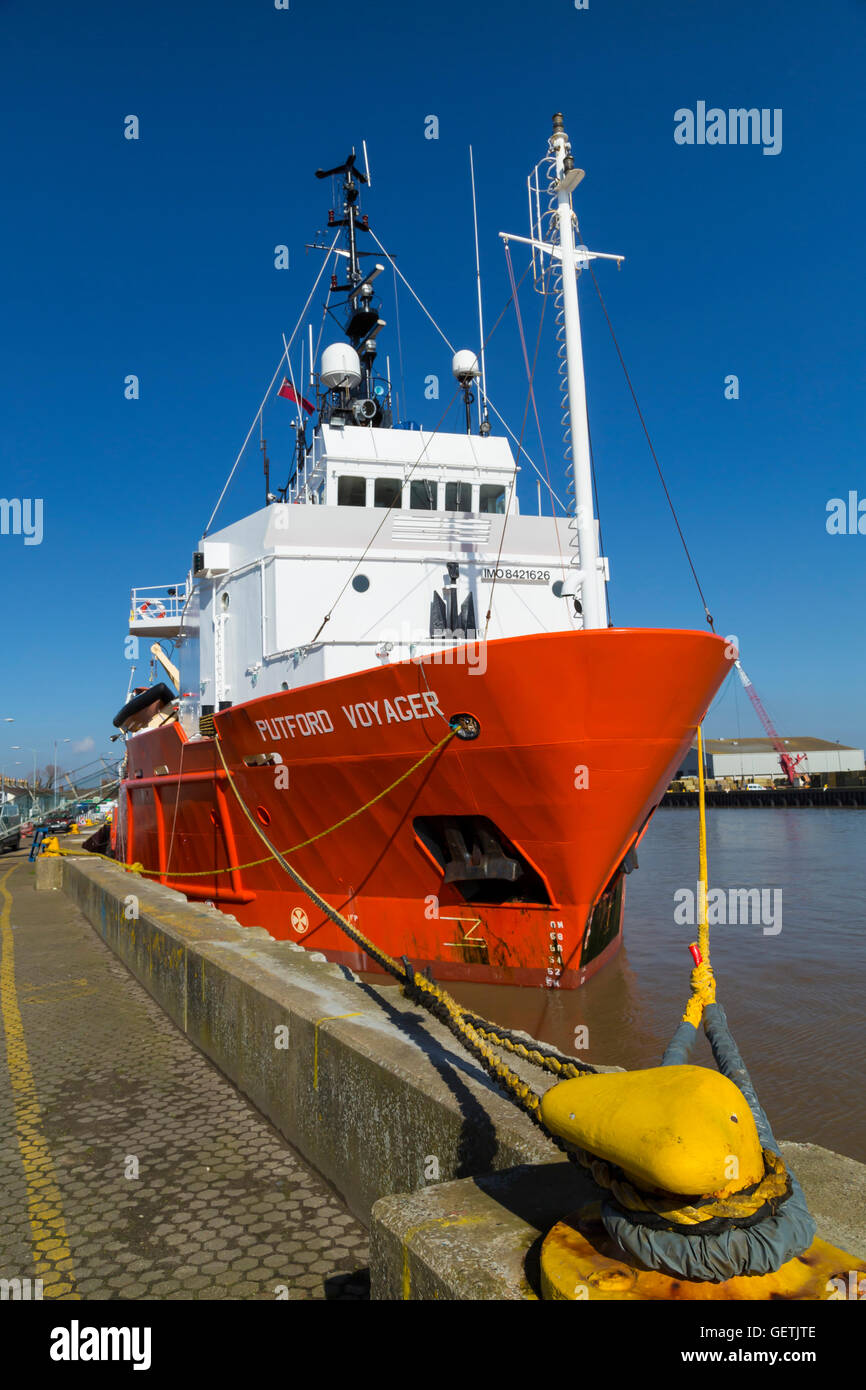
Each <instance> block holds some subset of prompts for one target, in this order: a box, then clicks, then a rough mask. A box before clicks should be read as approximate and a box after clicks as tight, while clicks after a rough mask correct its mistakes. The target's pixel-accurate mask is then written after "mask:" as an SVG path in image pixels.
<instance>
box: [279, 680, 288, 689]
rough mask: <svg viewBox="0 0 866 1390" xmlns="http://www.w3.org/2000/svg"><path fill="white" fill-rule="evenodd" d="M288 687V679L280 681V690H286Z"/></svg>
mask: <svg viewBox="0 0 866 1390" xmlns="http://www.w3.org/2000/svg"><path fill="white" fill-rule="evenodd" d="M288 688H289V682H288V681H283V683H282V684H281V686H280V690H288Z"/></svg>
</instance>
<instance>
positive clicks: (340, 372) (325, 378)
mask: <svg viewBox="0 0 866 1390" xmlns="http://www.w3.org/2000/svg"><path fill="white" fill-rule="evenodd" d="M319 377H320V378H321V382H322V385H323V386H324V387H325V388H326V390H328V391H337V390H342V389H344V388H348V389H349V390H350V391H351V390H352V389H353V388H354V387H355V386H358V385H360V382H361V362H360V359H359V357H358V354H357V352H356V351H355V349H354V348H353V347H351V346H350V345H349V344H348V343H331V344H330V346H329V347H326V348H325V351H324V352H323V353H322V369H321V371H320V372H319Z"/></svg>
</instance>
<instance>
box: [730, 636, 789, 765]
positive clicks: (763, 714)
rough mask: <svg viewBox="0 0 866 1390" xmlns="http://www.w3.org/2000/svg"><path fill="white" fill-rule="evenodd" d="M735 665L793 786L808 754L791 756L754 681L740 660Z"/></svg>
mask: <svg viewBox="0 0 866 1390" xmlns="http://www.w3.org/2000/svg"><path fill="white" fill-rule="evenodd" d="M734 665H735V666H736V668H737V675H738V676H739V677H740V680H741V681H742V682H743V689H744V690H745V692H746V694H747V695H748V697H749V699H750V700H751V702H752V704H753V705H754V707H755V711H756V713H757V715H758V718H759V719H760V721H761V723H762V724H763V726H764V728H765V729H766V731H767V736H768V737H769V739H770V741H771V742H772V744H773V747H774V748H775V750H776V752H777V753H778V755H779V762H780V764H781V767H782V771H783V772H784V774H785V776H786V777H787V779H788V781H789V782H790V784H791V786H792V787H795V786H796V785H797V783H798V781H799V775H798V773H797V767H798V766H799V764H800V763H801V762H802V761H803V759H804V758H805V756H806V754H805V753H798V754H797V756H796V758H794V757H792V756H791V754H790V753H789V752H788V750H787V748H786V747H785V744H784V742H783V740H782V739H781V738H780V737H779V735H778V734H777V733H776V728H775V725H774V724H773V721H772V719H771V718H770V716H769V715H768V713H767V711H766V710H765V709H764V706H763V704H762V703H761V700H760V698H759V696H758V692H757V691H756V690H755V687H754V686H753V685H752V682H751V681H750V680H749V677H748V676H747V675H746V673H745V671H744V670H743V668H742V666H741V665H740V662H739V661H735V662H734Z"/></svg>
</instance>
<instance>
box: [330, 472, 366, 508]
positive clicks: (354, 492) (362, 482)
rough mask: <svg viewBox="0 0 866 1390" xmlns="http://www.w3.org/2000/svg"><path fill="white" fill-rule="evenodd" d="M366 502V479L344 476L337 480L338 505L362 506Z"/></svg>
mask: <svg viewBox="0 0 866 1390" xmlns="http://www.w3.org/2000/svg"><path fill="white" fill-rule="evenodd" d="M366 503H367V479H366V478H356V477H352V476H349V477H346V478H340V479H339V480H338V482H337V506H338V507H364V506H366Z"/></svg>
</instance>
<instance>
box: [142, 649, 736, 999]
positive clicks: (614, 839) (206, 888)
mask: <svg viewBox="0 0 866 1390" xmlns="http://www.w3.org/2000/svg"><path fill="white" fill-rule="evenodd" d="M458 650H459V649H458ZM725 652H726V647H725V643H724V641H723V640H722V639H721V638H719V637H715V636H711V635H710V634H708V633H700V632H678V631H665V630H662V631H642V630H629V629H607V630H601V631H590V632H579V633H571V634H563V633H557V634H550V635H543V636H535V637H519V638H510V639H505V640H502V641H497V642H490V643H489V644H487V646H486V657H487V668H486V671H485V673H484V674H477V673H476V672H475V671H473V669H472V667H471V666H467V665H462V664H453V665H445V664H441V665H440V664H438V663H437V662H434V661H433V660H432V659H429V658H428V659H425V660H424V661H423V662H422V663H414V662H405V663H401V664H400V665H394V666H391V665H384V666H382V667H379V668H377V669H375V670H370V671H364V672H361V673H359V674H357V675H351V676H345V677H341V678H340V679H337V680H332V681H326V682H323V683H321V684H318V685H315V686H309V687H306V688H305V689H301V690H294V691H283V692H281V693H279V694H277V695H270V696H265V697H263V698H261V699H258V700H253V701H250V702H248V703H247V704H243V705H236V706H235V707H233V708H231V709H228V710H224V711H222V712H221V713H219V714H217V715H216V716H215V720H216V724H217V728H218V730H219V734H220V740H221V747H222V750H223V754H224V756H225V759H226V762H227V763H228V765H229V767H230V768H231V770H232V775H233V777H234V779H235V781H236V785H237V787H238V790H239V792H240V794H241V796H242V797H243V799H244V802H245V803H246V805H247V806H248V807H249V808H250V810H251V812H252V813H253V815H256V816H258V818H259V820H260V821H261V823H262V824H263V825H264V826H266V830H267V834H268V836H269V838H270V839H271V840H272V842H273V843H274V844H275V845H276V846H277V847H278V848H279V849H280V850H281V851H283V850H291V849H292V847H293V846H296V845H299V844H301V843H302V842H304V841H307V840H309V839H310V838H311V837H312V836H314V835H317V834H318V833H319V832H321V831H323V830H326V829H327V828H328V827H329V826H332V825H334V824H336V823H337V822H339V821H341V820H342V819H343V818H344V817H347V816H350V815H351V813H352V812H355V811H357V809H358V807H359V806H362V805H364V804H365V803H366V802H368V801H370V799H371V798H372V797H374V796H376V795H377V794H378V793H379V792H381V791H382V789H383V788H384V787H387V786H389V785H390V784H391V783H392V782H394V781H395V780H396V779H397V778H399V777H400V776H401V774H402V773H404V772H406V770H407V769H408V768H410V767H411V766H412V764H413V763H414V762H416V761H417V760H418V759H419V758H420V757H421V756H422V754H423V753H424V752H426V751H427V750H429V749H430V748H431V747H432V746H433V745H434V744H436V743H437V742H439V740H440V739H441V738H442V737H443V734H445V733H446V732H447V726H446V720H447V719H448V718H450V717H452V716H453V715H455V714H464V713H469V714H472V715H474V716H475V718H476V719H477V720H478V723H479V724H480V729H481V732H480V735H479V737H478V738H477V739H475V740H473V741H464V740H462V739H459V738H455V739H453V740H451V742H450V743H448V744H447V745H446V746H445V747H444V748H443V749H441V750H440V751H439V752H437V753H436V754H434V755H433V757H431V758H429V759H428V760H427V761H426V762H425V763H424V764H423V765H422V766H421V767H419V768H418V769H417V770H416V771H415V772H414V773H413V774H412V775H411V776H409V777H408V778H407V779H406V780H405V781H403V782H401V783H400V785H399V786H397V787H395V788H394V789H393V791H391V792H389V793H388V795H387V796H385V797H383V798H382V799H381V800H379V801H377V802H376V804H375V805H373V806H372V807H370V808H369V809H368V810H366V811H364V812H363V813H362V814H361V815H360V816H357V817H356V818H354V819H352V820H350V821H349V822H348V824H347V825H345V826H344V827H342V828H341V829H338V830H335V831H333V832H332V833H330V834H327V835H324V836H323V837H322V838H321V839H319V840H317V841H316V843H315V844H312V845H308V846H307V847H306V848H301V849H299V850H297V851H296V852H293V853H290V854H289V855H288V857H289V858H290V859H291V862H292V864H293V866H294V867H296V868H297V870H298V872H299V873H300V874H302V875H303V877H304V878H305V879H306V880H307V881H308V882H309V883H311V884H312V885H313V886H314V887H315V888H316V889H317V890H318V891H319V892H320V893H321V895H322V896H323V897H324V898H325V899H326V900H327V901H329V902H330V903H332V904H333V905H334V906H336V907H338V908H339V909H340V910H341V911H342V912H343V913H345V914H346V915H348V916H354V918H355V920H357V922H358V924H359V926H360V927H361V929H362V930H363V931H364V932H365V933H366V934H367V935H368V936H370V937H371V938H372V939H373V940H375V941H376V942H377V943H378V944H380V945H381V946H382V947H384V948H385V950H387V951H389V952H390V953H391V954H392V955H396V956H402V955H406V956H408V957H409V959H410V960H411V961H412V963H413V965H415V966H416V967H424V966H428V965H429V966H430V967H431V968H432V970H433V972H434V974H435V976H436V978H438V979H443V980H449V979H451V980H454V979H464V980H465V979H469V980H483V981H485V982H487V983H497V984H517V985H536V986H537V985H547V986H551V987H555V988H565V989H568V988H574V987H576V986H577V985H580V984H582V983H583V981H584V980H585V979H587V978H588V977H589V976H590V975H591V974H592V973H594V971H596V970H597V969H599V967H600V966H601V965H602V964H604V963H605V961H606V960H608V959H609V958H610V957H611V955H613V954H614V952H615V951H616V949H617V948H618V946H619V943H620V940H621V917H622V901H623V889H622V874H621V866H622V864H623V860H624V859H625V858H626V856H627V855H628V853H629V851H630V850H631V849H633V848H634V846H635V845H636V843H637V841H638V840H639V838H640V836H641V835H642V833H643V831H644V830H645V829H646V825H647V822H648V819H649V817H650V815H651V814H652V812H653V810H654V809H655V807H656V806H657V805H658V803H659V801H660V800H661V797H662V796H663V794H664V791H665V788H666V787H667V785H668V782H669V781H670V779H671V777H672V775H673V774H674V773H675V772H676V770H677V768H678V766H679V764H680V762H681V760H682V758H683V756H684V754H685V752H686V750H687V749H688V747H689V745H690V742H691V740H692V738H693V736H694V732H695V728H696V725H697V724H698V723H699V721H700V720H701V718H702V717H703V715H704V713H705V711H706V709H707V707H708V705H709V703H710V701H711V700H712V698H713V696H714V694H715V693H716V691H717V690H718V688H719V686H720V685H721V683H722V681H723V680H724V677H725V676H726V674H727V672H728V670H729V662H728V659H727V657H726V655H725ZM311 716H312V718H311ZM329 726H330V727H329ZM127 748H128V756H129V773H128V780H127V781H126V782H125V783H124V792H125V797H124V796H121V802H120V817H119V821H120V827H119V836H118V855H119V856H120V857H123V858H125V859H126V860H127V862H139V863H141V864H143V865H144V866H145V868H147V869H150V870H154V871H158V875H159V878H160V881H161V882H164V883H167V884H168V885H169V886H170V887H173V888H177V889H179V890H180V891H181V892H184V893H186V894H187V896H189V897H190V898H194V899H196V900H207V901H211V902H213V903H215V904H216V905H217V906H218V907H220V908H223V909H224V910H225V911H226V912H229V913H232V914H233V915H235V916H236V917H237V918H238V920H239V921H240V922H241V923H242V924H244V925H246V926H252V925H258V926H263V927H265V928H266V929H267V930H268V931H269V932H270V933H271V935H272V936H274V937H276V938H280V939H291V940H294V941H300V942H302V943H303V944H304V945H305V946H310V947H312V948H314V949H316V950H320V951H322V952H324V954H325V955H326V956H328V957H329V958H330V959H332V960H337V961H340V962H343V963H345V964H347V965H350V966H352V967H353V968H354V969H362V970H366V969H370V968H372V967H371V963H370V961H369V960H368V958H367V957H366V956H365V955H364V954H363V953H361V952H359V951H358V950H357V949H356V948H355V947H354V945H353V944H352V943H351V942H350V941H349V940H348V939H347V938H346V936H345V935H344V934H343V933H342V932H341V931H340V930H339V928H337V927H336V926H334V925H333V924H332V923H331V922H330V921H329V920H328V919H327V918H323V917H322V916H321V914H320V913H319V912H318V911H317V910H316V909H315V908H314V907H313V905H312V904H311V903H310V901H309V900H308V899H307V898H306V897H305V896H304V894H303V893H302V892H301V891H300V890H299V889H297V888H296V887H295V886H294V884H293V883H292V882H291V881H290V880H288V879H287V877H286V875H285V873H284V872H283V871H282V870H281V869H280V868H279V866H278V865H277V864H276V863H275V862H274V861H273V860H272V859H269V860H268V862H266V863H264V864H259V865H257V866H256V867H252V868H241V869H236V868H235V869H233V872H231V873H224V874H214V873H212V872H209V873H204V874H203V876H201V877H196V878H186V877H183V876H180V877H175V875H177V874H180V875H183V874H189V873H191V872H197V873H200V874H201V873H202V871H207V870H213V869H225V868H228V867H230V866H236V865H246V864H249V863H250V862H251V861H257V860H261V859H262V858H263V856H264V855H265V854H266V850H265V847H264V845H263V844H262V842H261V840H260V839H259V838H258V836H257V835H255V833H254V832H253V830H252V828H251V827H250V826H249V824H248V823H247V822H246V820H245V819H244V817H243V814H242V812H241V810H240V808H239V806H238V804H237V801H236V800H235V798H234V796H233V794H232V791H231V788H230V787H229V785H228V782H227V779H226V777H225V773H224V772H223V770H222V767H221V765H220V763H219V759H218V755H217V752H216V748H215V745H214V742H213V740H211V739H204V740H198V739H194V740H192V741H189V742H188V741H187V740H186V737H185V735H184V733H183V730H182V729H181V728H180V726H179V725H178V724H170V725H166V726H165V727H163V728H161V729H156V730H148V731H145V732H143V733H140V734H137V735H135V736H134V737H132V738H130V739H129V741H128V745H127ZM274 752H276V753H278V754H279V755H280V756H281V757H282V759H283V764H282V765H281V766H280V765H277V766H274V765H270V764H267V763H266V764H263V765H258V766H250V765H248V764H247V763H245V761H244V760H245V759H250V758H253V757H254V756H255V755H261V754H263V753H274ZM287 774H288V775H287ZM286 781H288V786H286V785H285V783H286ZM454 816H459V817H462V818H464V823H465V824H467V825H469V826H470V828H471V827H472V826H474V825H476V824H489V823H492V824H493V826H494V827H495V828H496V830H497V832H498V833H499V835H500V837H501V838H502V840H503V841H504V842H505V843H506V845H507V849H506V853H508V854H509V855H510V856H511V857H512V858H517V859H519V861H520V863H521V864H522V865H523V868H524V870H525V872H524V874H523V875H522V882H523V884H524V887H523V890H522V897H523V899H524V900H523V901H520V902H508V901H505V902H503V901H499V902H495V903H491V902H488V903H485V902H483V901H482V899H483V897H484V895H485V893H486V892H489V888H488V886H487V885H484V884H482V885H478V884H474V885H473V884H471V883H470V884H469V885H468V886H467V885H466V884H464V885H463V888H462V889H461V887H460V885H459V884H458V883H455V882H450V883H446V882H445V881H444V877H445V874H444V869H443V861H444V858H446V857H447V855H445V856H443V855H442V854H440V853H439V852H438V849H437V847H436V845H435V844H432V842H431V839H430V835H431V834H432V833H433V832H431V831H430V827H431V826H432V827H434V830H435V827H436V826H438V825H440V824H444V818H449V817H454ZM154 876H156V874H155V875H154ZM528 890H529V891H528ZM501 891H503V890H500V895H501ZM505 891H506V892H507V890H505ZM515 891H518V892H519V891H520V889H519V887H518V888H516V889H515ZM467 893H468V894H469V895H470V896H471V895H472V894H475V895H476V896H475V900H474V901H467V898H466V896H465V894H467Z"/></svg>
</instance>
